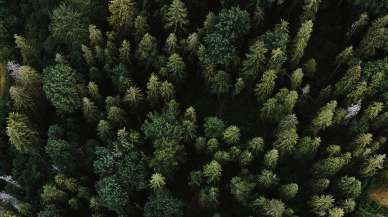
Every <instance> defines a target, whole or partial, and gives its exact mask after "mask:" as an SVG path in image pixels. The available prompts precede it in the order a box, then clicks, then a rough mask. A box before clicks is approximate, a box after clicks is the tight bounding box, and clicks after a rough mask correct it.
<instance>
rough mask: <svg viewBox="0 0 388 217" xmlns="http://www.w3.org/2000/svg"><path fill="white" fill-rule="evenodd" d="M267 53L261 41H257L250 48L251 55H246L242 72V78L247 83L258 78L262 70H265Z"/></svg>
mask: <svg viewBox="0 0 388 217" xmlns="http://www.w3.org/2000/svg"><path fill="white" fill-rule="evenodd" d="M267 51H268V50H267V48H266V47H265V46H264V43H263V42H262V41H261V40H257V41H256V42H255V43H254V44H253V45H251V46H250V47H249V53H248V54H246V59H245V60H244V62H243V65H242V71H241V77H242V78H243V79H244V80H245V81H246V82H249V81H252V80H255V79H256V78H257V77H258V75H259V73H260V70H262V69H263V68H264V63H265V60H266V56H265V55H266V53H267ZM263 76H264V75H263Z"/></svg>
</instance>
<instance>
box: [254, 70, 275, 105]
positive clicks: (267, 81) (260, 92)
mask: <svg viewBox="0 0 388 217" xmlns="http://www.w3.org/2000/svg"><path fill="white" fill-rule="evenodd" d="M276 78H277V75H276V71H275V70H269V71H265V72H264V74H263V76H262V77H261V81H260V83H258V84H257V85H256V88H255V95H256V96H257V99H258V101H259V102H264V101H265V100H266V99H267V98H268V97H270V96H271V94H272V91H273V89H274V88H275V79H276Z"/></svg>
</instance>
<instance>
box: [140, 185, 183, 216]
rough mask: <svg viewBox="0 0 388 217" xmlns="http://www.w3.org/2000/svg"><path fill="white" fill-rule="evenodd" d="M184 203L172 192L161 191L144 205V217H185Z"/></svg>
mask: <svg viewBox="0 0 388 217" xmlns="http://www.w3.org/2000/svg"><path fill="white" fill-rule="evenodd" d="M183 208H184V203H183V202H182V201H181V200H180V199H178V198H176V197H174V196H173V195H172V194H171V193H170V192H167V191H161V192H157V193H156V194H154V195H152V196H151V197H149V199H148V201H147V203H146V204H145V205H144V217H165V216H171V217H183V215H184V214H183Z"/></svg>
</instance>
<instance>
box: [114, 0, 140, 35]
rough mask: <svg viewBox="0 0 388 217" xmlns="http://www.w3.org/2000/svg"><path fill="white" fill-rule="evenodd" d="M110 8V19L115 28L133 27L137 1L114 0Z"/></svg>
mask: <svg viewBox="0 0 388 217" xmlns="http://www.w3.org/2000/svg"><path fill="white" fill-rule="evenodd" d="M108 9H109V12H110V16H109V17H108V21H109V23H110V25H112V26H113V27H114V28H115V29H118V30H119V29H120V28H124V29H128V28H129V27H132V25H133V22H134V19H135V14H136V3H135V2H134V1H133V0H112V1H110V3H109V7H108Z"/></svg>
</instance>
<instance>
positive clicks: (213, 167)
mask: <svg viewBox="0 0 388 217" xmlns="http://www.w3.org/2000/svg"><path fill="white" fill-rule="evenodd" d="M221 175H222V167H221V165H220V164H219V163H218V162H217V161H215V160H213V161H211V162H210V163H208V164H206V165H205V166H204V167H203V176H204V177H206V178H207V182H208V183H217V182H218V181H220V178H221Z"/></svg>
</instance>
